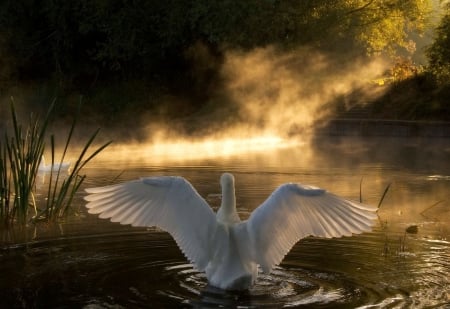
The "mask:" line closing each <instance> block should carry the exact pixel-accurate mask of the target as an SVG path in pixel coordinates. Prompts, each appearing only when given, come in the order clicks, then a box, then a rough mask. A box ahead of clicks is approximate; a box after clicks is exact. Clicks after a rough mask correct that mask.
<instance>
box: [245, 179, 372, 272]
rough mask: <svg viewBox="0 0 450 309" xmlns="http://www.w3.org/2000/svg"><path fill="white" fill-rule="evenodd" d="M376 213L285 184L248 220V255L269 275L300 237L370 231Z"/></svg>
mask: <svg viewBox="0 0 450 309" xmlns="http://www.w3.org/2000/svg"><path fill="white" fill-rule="evenodd" d="M376 210H377V208H375V207H372V206H368V205H363V204H360V203H357V202H352V201H349V200H346V199H343V198H341V197H339V196H336V195H334V194H332V193H329V192H327V191H325V190H323V189H319V188H315V187H310V186H302V185H299V184H284V185H282V186H280V187H279V188H278V189H277V190H275V191H274V192H273V193H272V195H271V196H270V197H269V198H268V199H267V200H266V201H265V202H264V203H263V204H261V205H260V206H259V207H258V208H256V209H255V210H254V211H253V213H252V214H251V216H250V218H249V219H248V220H247V231H248V236H249V241H250V245H249V247H250V250H251V251H252V252H251V255H252V256H253V259H254V260H255V261H257V263H258V264H260V265H261V267H262V269H263V270H264V272H270V270H271V269H272V268H273V267H274V266H275V265H278V264H279V263H280V262H281V261H282V259H283V257H284V256H285V255H286V254H287V253H288V252H289V250H291V248H292V246H293V245H294V244H295V243H296V242H297V241H299V240H300V239H301V238H304V237H306V236H310V235H311V236H317V237H327V238H331V237H341V236H350V235H352V234H358V233H362V232H364V231H369V230H370V229H371V226H372V225H373V223H374V222H373V220H374V219H375V218H377V215H376Z"/></svg>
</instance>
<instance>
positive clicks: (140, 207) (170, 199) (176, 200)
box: [85, 176, 216, 270]
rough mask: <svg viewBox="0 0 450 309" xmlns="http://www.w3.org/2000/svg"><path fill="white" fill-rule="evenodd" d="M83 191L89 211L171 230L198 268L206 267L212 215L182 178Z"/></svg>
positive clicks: (152, 180)
mask: <svg viewBox="0 0 450 309" xmlns="http://www.w3.org/2000/svg"><path fill="white" fill-rule="evenodd" d="M86 191H87V192H88V193H90V195H87V196H86V197H85V200H86V201H88V202H89V203H87V205H86V207H87V208H88V209H89V213H92V214H100V216H99V217H100V218H111V221H112V222H120V223H121V224H131V225H133V226H157V227H159V228H161V229H163V230H165V231H167V232H169V233H170V235H171V236H172V237H173V238H174V239H175V241H176V242H177V244H178V246H179V247H180V249H181V250H182V251H183V253H184V255H185V256H186V257H187V258H188V259H189V260H190V261H191V262H192V263H193V264H194V265H195V266H196V267H197V269H199V270H204V269H205V267H206V265H207V263H208V262H209V259H210V256H209V254H210V253H209V247H210V243H209V242H210V236H211V235H212V234H213V232H214V230H215V227H216V219H215V214H214V212H213V211H212V209H211V207H209V205H208V203H207V202H206V201H205V200H204V199H203V198H202V197H201V196H200V195H199V194H198V193H197V191H196V190H195V189H194V187H193V186H192V185H191V184H190V183H189V182H188V181H187V180H185V179H184V178H182V177H172V176H164V177H149V178H141V179H139V180H135V181H129V182H125V183H122V184H117V185H111V186H106V187H99V188H89V189H86Z"/></svg>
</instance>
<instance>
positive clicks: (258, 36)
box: [0, 0, 426, 84]
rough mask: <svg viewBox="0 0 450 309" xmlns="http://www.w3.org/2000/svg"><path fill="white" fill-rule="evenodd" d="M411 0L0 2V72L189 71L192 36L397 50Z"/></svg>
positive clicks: (236, 42)
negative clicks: (0, 58)
mask: <svg viewBox="0 0 450 309" xmlns="http://www.w3.org/2000/svg"><path fill="white" fill-rule="evenodd" d="M424 3H425V2H424V1H421V0H412V1H402V0H385V1H381V0H352V1H350V0H338V1H328V0H304V1H297V0H285V1H280V0H246V1H238V0H186V1H178V0H164V1H161V0H64V1H62V0H39V1H38V0H3V1H2V2H1V4H0V52H1V54H2V60H0V61H2V63H1V64H2V69H1V70H0V72H1V74H2V76H1V78H3V79H4V78H11V77H13V78H17V79H22V80H24V79H25V80H26V79H36V78H45V79H48V78H49V77H50V78H53V77H56V78H57V79H58V80H60V81H65V82H68V83H69V84H70V83H75V84H76V83H77V82H79V83H81V84H83V83H84V84H89V83H92V82H94V81H95V80H97V79H99V78H100V79H105V78H121V79H123V78H140V77H147V78H154V77H155V76H171V75H173V73H174V72H183V71H189V70H190V65H191V64H190V59H188V58H189V57H187V55H189V53H187V54H186V51H187V50H188V49H189V48H190V47H192V46H193V45H195V44H198V43H199V42H201V43H202V44H204V46H206V47H207V48H208V49H209V50H210V54H211V55H215V56H217V58H216V60H217V61H218V62H219V63H220V60H221V51H223V50H224V49H227V48H241V49H250V48H253V47H257V46H266V45H269V44H274V45H277V46H279V47H280V48H293V47H296V46H299V45H310V46H316V47H318V48H321V49H323V50H332V51H334V52H336V51H337V52H339V51H340V52H347V53H348V52H349V51H352V52H353V51H354V50H359V51H368V52H370V53H373V52H380V51H383V50H392V49H395V47H399V46H400V47H402V46H403V47H405V46H406V42H407V35H406V30H407V29H411V27H412V26H411V25H414V27H416V28H421V25H423V20H424V15H425V13H424V12H425V9H426V5H425V4H424Z"/></svg>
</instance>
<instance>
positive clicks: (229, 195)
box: [217, 173, 240, 224]
mask: <svg viewBox="0 0 450 309" xmlns="http://www.w3.org/2000/svg"><path fill="white" fill-rule="evenodd" d="M220 185H221V186H222V204H221V205H220V208H219V211H218V213H217V220H218V221H220V222H223V223H228V224H229V223H235V222H239V221H240V219H239V216H238V214H237V212H236V197H235V195H234V177H233V175H231V174H230V173H224V174H222V176H221V177H220Z"/></svg>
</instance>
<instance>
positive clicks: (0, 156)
mask: <svg viewBox="0 0 450 309" xmlns="http://www.w3.org/2000/svg"><path fill="white" fill-rule="evenodd" d="M54 106H55V101H53V102H52V104H51V105H50V107H49V109H48V111H47V114H46V115H45V117H44V118H43V119H42V120H40V119H33V118H32V117H30V120H29V123H28V125H27V126H26V127H23V126H22V125H21V124H19V122H18V120H17V116H16V112H15V109H14V100H11V117H12V132H13V134H12V135H11V136H9V135H8V133H7V132H6V133H5V135H4V138H3V141H2V140H1V139H0V222H1V225H3V226H6V227H8V226H10V225H11V224H13V223H20V224H26V223H27V222H29V221H30V220H29V219H30V218H29V217H30V215H29V209H30V206H32V207H33V208H34V210H35V215H34V217H33V219H34V220H38V219H40V220H42V219H45V220H49V221H50V220H56V219H57V218H60V217H61V216H63V215H64V214H66V213H67V210H68V209H69V207H70V206H71V203H72V201H73V197H74V195H75V193H76V192H77V190H78V189H79V187H80V185H81V184H82V182H83V180H84V179H85V175H81V174H80V173H81V169H82V168H83V167H84V166H85V165H86V164H87V163H88V162H89V161H90V160H91V159H92V158H94V157H95V156H96V155H97V154H98V153H99V152H100V151H102V150H103V149H104V148H105V147H107V146H108V145H109V144H110V142H108V143H105V144H103V145H101V146H100V147H98V148H97V149H95V150H94V151H93V153H92V154H90V155H89V156H87V152H88V150H89V149H90V147H91V146H92V144H93V142H94V140H95V138H96V136H97V134H98V132H99V130H97V131H96V132H95V133H94V134H93V135H92V136H91V137H90V138H89V140H88V141H87V142H86V144H85V146H84V147H83V148H82V150H81V153H80V154H79V156H78V159H77V160H76V162H75V164H74V166H73V168H72V169H71V172H70V173H69V174H68V175H67V176H66V175H63V173H62V171H61V169H59V170H58V171H56V173H52V172H50V182H49V186H48V188H47V194H46V196H47V199H46V204H45V205H44V207H43V208H42V207H38V206H41V205H36V202H35V199H34V193H35V180H36V176H37V173H38V169H39V163H40V161H41V159H42V156H43V154H44V150H45V139H46V136H47V128H48V124H49V120H50V117H51V115H52V113H53V110H54ZM76 119H77V116H76V117H75V118H74V120H73V123H72V126H71V128H70V131H69V134H68V137H67V139H66V143H65V146H64V150H63V153H62V156H61V163H62V162H63V160H64V158H65V156H66V154H67V151H68V149H69V145H70V142H71V140H72V136H73V132H74V129H75V125H76ZM50 145H51V153H52V155H51V163H52V165H53V164H54V162H55V148H56V145H55V138H54V135H51V136H50ZM53 178H55V179H53ZM53 180H54V181H53ZM38 209H39V210H40V211H39V213H38Z"/></svg>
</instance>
